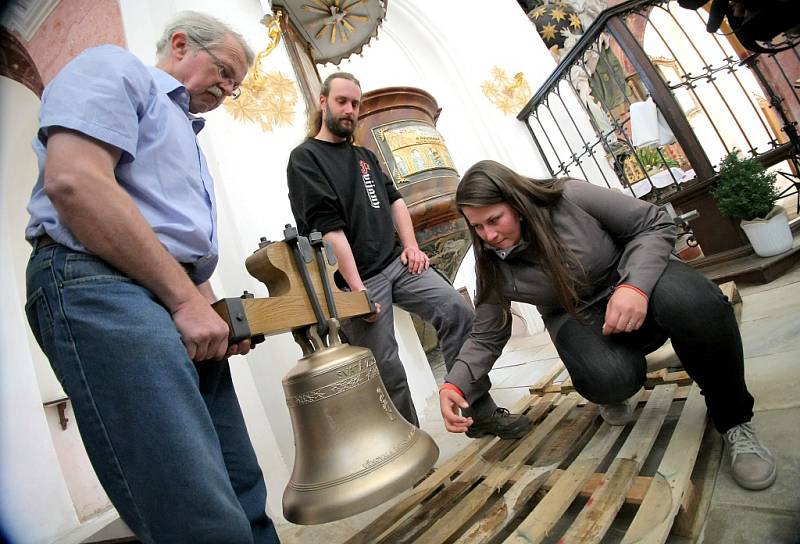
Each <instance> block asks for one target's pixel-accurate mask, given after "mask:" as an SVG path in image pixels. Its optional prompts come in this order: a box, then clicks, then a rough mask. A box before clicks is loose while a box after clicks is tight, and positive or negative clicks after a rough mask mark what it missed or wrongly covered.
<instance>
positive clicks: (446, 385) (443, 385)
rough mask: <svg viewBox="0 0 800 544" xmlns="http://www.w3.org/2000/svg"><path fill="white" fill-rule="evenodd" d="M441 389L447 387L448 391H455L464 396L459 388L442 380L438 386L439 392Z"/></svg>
mask: <svg viewBox="0 0 800 544" xmlns="http://www.w3.org/2000/svg"><path fill="white" fill-rule="evenodd" d="M442 389H449V390H450V391H455V392H456V393H458V394H459V395H461V397H462V398H466V395H464V392H463V391H462V390H461V389H459V388H458V387H457V386H455V385H453V384H452V383H447V382H444V383H443V384H442V386H441V387H440V388H439V392H440V393H441V392H442Z"/></svg>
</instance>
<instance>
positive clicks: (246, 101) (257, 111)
mask: <svg viewBox="0 0 800 544" xmlns="http://www.w3.org/2000/svg"><path fill="white" fill-rule="evenodd" d="M282 13H283V12H281V11H276V12H275V15H272V16H265V17H264V18H263V19H261V24H263V25H264V26H266V27H267V36H268V39H269V43H268V44H267V46H266V47H265V48H264V50H263V51H260V52H259V53H258V55H256V59H255V62H254V63H253V66H252V68H250V70H248V72H247V76H245V78H244V81H242V84H241V86H240V89H241V91H242V93H241V95H240V96H239V98H238V99H236V100H232V99H230V98H228V99H226V100H225V102H224V106H225V110H226V111H227V112H228V113H229V114H231V116H232V117H233V118H234V119H236V120H237V121H241V122H243V123H257V124H258V125H259V126H260V127H261V130H262V131H264V132H272V131H273V130H274V129H276V128H278V127H282V126H287V125H291V124H292V121H293V120H294V115H295V106H296V105H297V88H296V87H295V84H294V81H292V80H291V79H289V78H288V77H286V76H284V75H283V74H282V73H281V72H277V71H274V72H264V71H263V70H262V68H261V64H262V62H263V61H264V59H266V58H267V56H268V55H269V54H270V53H271V52H272V51H273V49H275V47H276V46H277V45H278V43H279V42H280V40H281V26H280V21H281V16H282Z"/></svg>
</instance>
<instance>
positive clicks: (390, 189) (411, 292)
mask: <svg viewBox="0 0 800 544" xmlns="http://www.w3.org/2000/svg"><path fill="white" fill-rule="evenodd" d="M360 105H361V84H360V83H359V82H358V80H357V79H356V78H355V77H354V76H353V75H352V74H349V73H346V72H336V73H334V74H331V75H330V76H328V78H327V79H325V81H324V82H323V84H322V88H321V89H320V96H319V110H317V111H315V112H314V113H313V114H312V117H311V119H310V122H309V132H308V134H307V137H306V140H305V141H304V142H303V143H302V144H300V145H299V146H298V147H296V148H295V149H294V150H293V151H292V153H291V156H290V158H289V165H288V167H287V179H288V183H289V200H290V201H291V205H292V213H293V214H294V217H295V221H296V222H297V228H298V231H299V232H300V234H302V235H305V236H307V235H308V234H309V233H310V232H312V231H314V230H317V231H319V232H321V233H322V235H323V239H324V240H325V241H327V242H329V243H330V244H331V246H332V247H333V249H334V252H335V253H336V258H337V260H338V262H339V271H338V272H337V277H336V280H337V283H338V284H339V286H340V287H342V288H344V289H349V290H351V291H364V290H368V291H369V294H370V298H371V299H372V300H373V301H374V302H375V303H376V307H377V308H378V311H377V313H376V314H373V315H372V316H370V317H367V318H363V319H362V318H356V319H351V320H349V321H347V322H345V323H343V324H342V328H343V329H344V331H345V333H346V334H347V337H348V338H349V340H350V342H351V343H352V344H353V345H357V346H363V347H366V348H369V349H370V350H371V351H372V353H373V355H374V356H375V359H376V361H377V364H378V369H379V370H380V374H381V379H382V380H383V383H384V385H385V386H386V390H387V391H388V392H389V395H390V397H391V399H392V402H393V403H394V405H395V407H396V408H397V410H398V411H399V412H400V414H402V415H403V417H405V418H406V419H407V420H408V421H409V422H410V423H412V424H414V425H417V426H419V419H418V417H417V412H416V409H415V407H414V403H413V401H412V399H411V393H410V391H409V389H408V381H407V379H406V372H405V370H404V368H403V364H402V362H401V361H400V356H399V354H398V349H397V341H396V340H395V334H394V318H393V315H392V305H393V304H397V305H398V306H399V307H401V308H403V309H404V310H407V311H409V312H413V313H415V314H417V315H419V316H420V317H421V318H422V319H424V320H426V321H428V322H430V323H431V324H432V325H433V326H434V327H435V328H436V332H437V333H438V336H439V343H440V347H441V350H442V355H443V356H444V360H445V365H446V366H447V369H448V370H449V369H450V368H451V367H452V365H453V363H454V362H455V359H456V356H457V355H458V352H459V350H460V349H461V346H462V345H463V344H464V342H465V341H466V339H467V338H468V337H469V334H470V332H471V330H472V320H473V314H472V310H471V309H470V308H469V306H468V305H467V304H466V301H465V300H464V299H463V297H462V296H461V295H460V294H458V292H457V291H456V290H455V289H453V286H452V285H450V283H449V282H448V281H447V280H446V279H445V278H444V277H443V276H442V275H441V274H439V273H438V272H436V271H435V270H434V269H431V268H429V264H430V263H429V260H428V256H427V255H426V254H425V253H424V252H423V251H421V250H420V249H419V245H418V244H417V239H416V236H415V234H414V226H413V224H412V223H411V216H410V215H409V213H408V208H407V207H406V204H405V202H404V201H403V199H402V197H401V195H400V193H399V192H398V191H397V189H396V188H395V186H394V184H393V182H392V180H391V178H390V177H389V176H387V175H386V174H385V173H384V172H383V170H382V169H381V167H380V163H379V162H378V158H377V157H376V156H375V154H374V153H372V152H371V151H370V150H368V149H366V148H364V147H360V146H357V145H354V144H353V133H354V131H355V129H356V124H357V122H358V112H359V107H360ZM448 385H449V384H445V387H446V386H448ZM481 385H482V387H479V388H476V389H478V390H479V391H480V392H479V393H478V394H477V395H476V396H475V397H474V398H470V399H467V401H468V402H469V406H466V403H465V406H463V407H462V408H463V409H464V411H465V415H468V416H471V418H472V419H473V420H474V422H471V423H472V424H471V425H470V429H469V430H468V431H467V435H468V436H471V437H478V436H484V435H486V434H493V435H497V436H500V437H502V438H519V437H520V436H522V435H523V434H524V433H525V432H527V431H528V430H529V429H530V427H531V423H530V421H529V420H528V419H527V418H526V417H525V416H521V415H514V414H509V413H508V410H505V409H504V408H498V407H497V405H496V404H495V403H494V401H493V400H492V397H491V396H490V395H489V392H488V391H489V387H490V385H491V384H490V383H489V380H488V378H484V383H482V384H481ZM450 387H452V386H450Z"/></svg>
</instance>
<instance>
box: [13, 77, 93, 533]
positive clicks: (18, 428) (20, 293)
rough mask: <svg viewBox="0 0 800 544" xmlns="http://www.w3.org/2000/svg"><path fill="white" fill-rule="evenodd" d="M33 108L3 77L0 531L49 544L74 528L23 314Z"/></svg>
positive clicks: (46, 384)
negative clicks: (26, 205)
mask: <svg viewBox="0 0 800 544" xmlns="http://www.w3.org/2000/svg"><path fill="white" fill-rule="evenodd" d="M38 110H39V99H38V98H37V97H36V95H35V94H34V93H33V92H32V91H30V90H29V89H27V88H26V87H24V86H23V85H21V84H19V83H17V82H16V81H12V80H10V79H8V78H6V77H0V255H3V266H0V286H2V288H3V293H4V307H3V311H2V312H0V526H2V527H4V528H5V530H6V531H8V533H9V535H10V536H11V538H18V539H19V541H20V542H51V541H53V540H54V539H55V537H56V536H57V535H59V534H62V533H64V532H66V531H68V530H70V529H71V528H73V527H75V526H76V525H77V523H78V520H77V515H76V512H75V509H74V507H73V503H72V499H71V497H70V494H69V489H68V487H67V483H66V481H65V480H64V478H63V476H62V472H61V467H60V465H59V460H58V457H57V455H56V449H55V446H54V444H53V439H52V437H51V434H50V429H49V427H48V421H47V417H46V414H45V409H44V407H43V405H42V395H43V394H45V395H47V396H50V395H58V392H59V391H60V387H59V386H58V382H56V381H55V378H53V377H52V373H51V372H49V370H48V368H49V367H48V366H46V365H47V362H46V360H44V357H43V355H42V354H41V352H40V351H39V349H38V347H37V346H36V345H35V340H33V338H32V335H31V333H30V332H29V330H28V325H27V320H26V319H25V313H24V309H23V308H24V304H25V287H24V285H25V265H26V263H27V260H28V259H27V257H28V254H29V253H30V246H28V245H27V243H26V242H25V240H24V237H23V228H24V226H25V223H26V222H27V220H26V215H27V214H25V203H26V202H27V200H28V197H29V195H30V190H31V188H32V187H33V182H34V180H35V179H36V171H37V170H36V160H35V156H34V155H33V151H32V150H31V149H30V141H31V139H32V138H33V135H34V134H35V132H36V127H37V123H36V116H37V113H38ZM37 372H38V373H39V374H40V377H41V380H39V379H37ZM48 373H49V374H48ZM54 383H55V386H53V384H54ZM40 384H41V385H40ZM72 428H73V429H74V428H75V425H74V424H73V425H72ZM43 514H44V515H45V516H46V518H47V521H46V522H43V519H42V518H43Z"/></svg>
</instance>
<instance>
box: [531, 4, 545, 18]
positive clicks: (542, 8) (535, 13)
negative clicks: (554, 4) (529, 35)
mask: <svg viewBox="0 0 800 544" xmlns="http://www.w3.org/2000/svg"><path fill="white" fill-rule="evenodd" d="M545 13H547V6H539V7H538V8H536V9H534V10H531V12H530V13H528V18H529V19H531V20H534V21H535V20H536V19H538V18H539V17H541V16H543V15H544V14H545Z"/></svg>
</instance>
